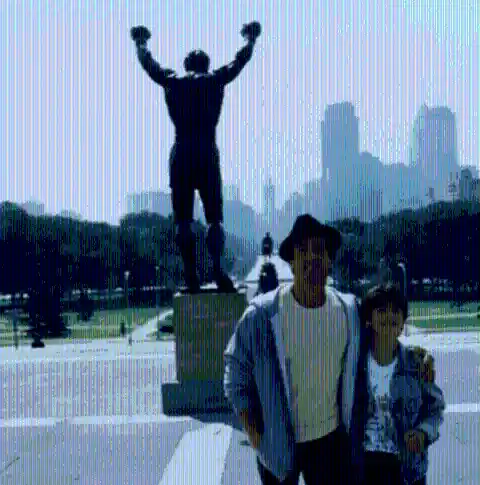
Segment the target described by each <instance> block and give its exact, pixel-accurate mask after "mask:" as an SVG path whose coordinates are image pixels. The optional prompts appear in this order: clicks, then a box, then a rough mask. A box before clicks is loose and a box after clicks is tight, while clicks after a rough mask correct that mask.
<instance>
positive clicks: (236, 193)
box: [223, 184, 240, 201]
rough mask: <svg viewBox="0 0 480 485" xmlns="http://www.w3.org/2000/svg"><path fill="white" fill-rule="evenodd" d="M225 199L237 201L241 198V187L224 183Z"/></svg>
mask: <svg viewBox="0 0 480 485" xmlns="http://www.w3.org/2000/svg"><path fill="white" fill-rule="evenodd" d="M223 198H224V200H230V201H237V200H240V189H239V188H238V185H234V184H231V185H224V186H223Z"/></svg>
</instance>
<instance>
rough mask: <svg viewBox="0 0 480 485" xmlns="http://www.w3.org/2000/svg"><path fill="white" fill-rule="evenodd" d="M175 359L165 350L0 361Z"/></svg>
mask: <svg viewBox="0 0 480 485" xmlns="http://www.w3.org/2000/svg"><path fill="white" fill-rule="evenodd" d="M165 358H167V359H174V358H175V353H174V352H169V351H164V352H149V353H144V354H113V353H112V354H103V355H95V354H90V355H88V354H85V355H82V356H78V357H63V356H58V357H40V358H35V359H11V360H3V361H0V366H1V365H17V364H29V363H36V362H41V363H42V364H46V363H49V362H83V361H96V362H106V361H112V360H149V359H165Z"/></svg>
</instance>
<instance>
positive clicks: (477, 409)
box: [0, 402, 480, 484]
mask: <svg viewBox="0 0 480 485" xmlns="http://www.w3.org/2000/svg"><path fill="white" fill-rule="evenodd" d="M470 413H480V403H478V402H467V403H460V404H447V407H446V409H445V414H470ZM193 420H194V419H193V418H192V417H191V416H167V415H165V414H154V415H142V414H138V415H131V416H129V415H112V416H76V417H71V418H69V417H65V418H54V417H50V418H14V419H1V420H0V428H37V427H38V428H45V427H47V428H48V427H53V426H55V425H56V424H59V423H62V422H63V423H65V424H70V425H74V426H82V425H84V426H122V425H124V426H125V425H135V424H164V423H186V422H190V421H193ZM212 426H215V428H209V429H210V431H211V430H212V429H215V430H218V429H219V428H218V426H220V425H212ZM207 428H208V426H207ZM210 431H209V432H210ZM221 431H222V432H223V428H222V429H221ZM195 439H200V438H198V437H196V438H195ZM202 439H203V438H202ZM200 483H201V482H199V484H200Z"/></svg>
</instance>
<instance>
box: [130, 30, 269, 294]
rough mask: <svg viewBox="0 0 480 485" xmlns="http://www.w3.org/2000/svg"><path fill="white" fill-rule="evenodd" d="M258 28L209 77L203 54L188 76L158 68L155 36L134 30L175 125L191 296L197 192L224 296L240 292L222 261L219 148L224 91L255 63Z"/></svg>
mask: <svg viewBox="0 0 480 485" xmlns="http://www.w3.org/2000/svg"><path fill="white" fill-rule="evenodd" d="M260 33H261V26H260V24H259V23H258V22H252V23H250V24H246V25H244V26H243V28H242V30H241V34H242V36H243V37H244V38H245V40H246V41H247V44H246V45H245V46H244V47H243V48H241V49H240V50H239V51H238V52H237V55H236V57H235V60H234V61H233V62H231V63H230V64H228V65H226V66H223V67H221V68H220V69H217V70H214V71H213V72H209V65H210V59H209V57H208V55H207V54H206V53H205V52H203V51H200V50H196V51H193V52H190V53H189V54H188V55H187V57H186V58H185V60H184V63H183V65H184V68H185V71H186V72H187V74H186V75H185V76H178V75H177V74H176V73H175V71H173V70H171V69H166V68H163V67H161V66H160V64H159V63H158V62H156V61H155V60H154V59H153V57H152V55H151V53H150V51H149V50H148V49H147V41H148V39H149V38H150V36H151V34H150V32H149V31H148V29H147V28H146V27H143V26H140V27H134V28H132V29H131V36H132V39H133V40H134V42H135V44H136V47H137V56H138V60H139V61H140V64H141V65H142V67H143V69H144V70H145V71H146V72H147V74H148V75H149V76H150V78H151V79H152V80H153V81H154V82H155V83H157V84H159V85H160V86H162V87H163V88H164V92H165V101H166V104H167V109H168V114H169V116H170V119H171V120H172V122H173V124H174V125H175V142H174V144H173V147H172V149H171V152H170V160H169V165H170V169H169V172H170V188H171V189H172V207H173V215H174V220H175V225H176V242H177V244H178V246H179V248H180V252H181V255H182V259H183V265H184V274H185V283H186V285H187V287H188V290H189V291H190V292H193V293H195V292H198V291H199V290H200V283H199V279H198V275H197V271H196V258H195V252H196V251H195V239H194V234H193V232H192V230H191V223H192V221H193V207H194V201H195V190H198V192H199V194H200V197H201V199H202V204H203V207H204V211H205V219H206V220H207V223H208V225H209V228H208V234H207V247H208V251H209V253H210V255H211V256H212V260H213V271H214V279H215V282H216V284H217V287H218V290H219V291H220V292H222V293H230V292H235V288H234V285H233V283H232V281H231V280H230V278H229V277H228V275H227V274H226V273H225V272H224V271H223V269H222V266H221V258H222V255H223V251H224V245H225V233H224V230H223V227H222V224H223V197H222V177H221V173H220V156H219V153H218V148H217V144H216V139H215V134H216V126H217V124H218V120H219V118H220V112H221V108H222V103H223V98H224V92H225V86H226V85H227V84H229V83H230V82H232V81H233V80H234V79H235V78H236V77H237V76H238V75H239V74H240V72H241V71H242V69H243V68H244V67H245V65H246V64H247V63H248V61H249V60H250V59H251V57H252V53H253V48H254V46H255V42H256V40H257V37H258V36H259V35H260Z"/></svg>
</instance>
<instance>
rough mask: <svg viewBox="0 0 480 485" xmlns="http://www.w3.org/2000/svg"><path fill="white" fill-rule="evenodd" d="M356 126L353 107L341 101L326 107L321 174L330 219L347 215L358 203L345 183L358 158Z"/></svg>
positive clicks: (322, 131)
mask: <svg viewBox="0 0 480 485" xmlns="http://www.w3.org/2000/svg"><path fill="white" fill-rule="evenodd" d="M358 125H359V120H358V117H357V116H356V114H355V107H354V106H353V104H351V103H348V102H343V103H336V104H332V105H329V106H327V108H326V110H325V115H324V119H323V121H322V125H321V137H322V173H323V174H326V173H328V178H329V180H328V189H327V192H326V195H328V203H327V206H329V207H328V209H327V214H328V216H329V217H330V219H332V220H333V219H336V218H337V216H338V214H342V215H345V216H348V215H349V214H351V212H352V211H353V210H354V209H355V207H356V205H357V202H358V201H357V200H355V197H354V195H353V194H352V191H351V190H350V184H347V181H349V180H350V182H351V175H352V173H353V171H354V168H355V165H356V163H357V160H358V156H359V128H358ZM334 201H336V202H334ZM339 201H340V202H341V206H340V207H339V206H338V202H339ZM352 215H353V214H352Z"/></svg>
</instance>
